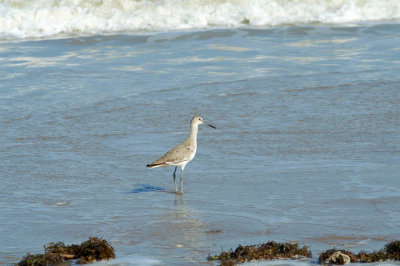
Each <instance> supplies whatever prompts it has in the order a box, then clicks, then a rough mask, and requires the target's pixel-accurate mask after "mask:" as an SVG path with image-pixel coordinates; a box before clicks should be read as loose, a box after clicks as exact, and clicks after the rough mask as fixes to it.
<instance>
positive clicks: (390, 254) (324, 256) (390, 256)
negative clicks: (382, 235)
mask: <svg viewBox="0 0 400 266" xmlns="http://www.w3.org/2000/svg"><path fill="white" fill-rule="evenodd" d="M347 257H348V258H347ZM385 260H393V261H400V241H393V242H390V243H388V244H386V245H385V247H384V248H383V249H381V250H379V251H374V252H371V253H369V252H366V251H361V252H359V253H358V254H354V253H352V252H350V251H347V250H336V249H329V250H327V251H325V252H322V253H321V254H320V256H319V259H318V262H319V263H320V264H339V265H340V264H346V263H349V262H361V263H371V262H382V261H385Z"/></svg>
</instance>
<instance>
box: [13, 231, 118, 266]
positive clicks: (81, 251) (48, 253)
mask: <svg viewBox="0 0 400 266" xmlns="http://www.w3.org/2000/svg"><path fill="white" fill-rule="evenodd" d="M44 250H45V253H44V254H33V255H32V254H29V253H28V254H27V255H26V256H25V257H23V258H22V260H21V261H20V262H18V263H17V265H18V266H42V265H46V266H47V265H56V264H59V263H63V262H65V261H67V260H71V259H76V260H77V263H79V264H86V263H91V262H95V261H100V260H108V259H114V258H115V253H114V248H113V247H112V246H111V245H110V244H108V242H107V241H106V240H105V239H101V238H98V237H90V238H89V240H87V241H85V242H82V243H81V244H80V245H69V246H68V245H65V244H64V243H63V242H57V243H54V242H51V243H49V244H48V245H46V246H45V247H44Z"/></svg>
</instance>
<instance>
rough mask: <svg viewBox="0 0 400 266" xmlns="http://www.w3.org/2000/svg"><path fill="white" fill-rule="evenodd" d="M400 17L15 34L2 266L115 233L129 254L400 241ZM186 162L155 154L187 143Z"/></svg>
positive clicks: (130, 258)
mask: <svg viewBox="0 0 400 266" xmlns="http://www.w3.org/2000/svg"><path fill="white" fill-rule="evenodd" d="M399 32H400V24H398V23H392V24H390V23H388V24H364V25H353V26H351V25H347V26H296V27H280V28H272V29H246V28H238V29H220V30H218V29H215V30H205V31H187V32H182V31H181V32H170V33H154V34H132V35H124V34H121V35H111V36H100V35H99V36H88V37H74V38H65V39H58V40H36V41H33V40H32V41H10V42H1V43H0V147H1V149H0V178H1V180H0V181H1V182H0V264H8V263H13V262H17V261H18V260H19V259H20V258H21V257H22V256H23V255H25V254H26V252H30V253H39V252H43V245H45V244H46V243H48V242H51V241H63V242H65V243H67V244H72V243H80V242H82V241H85V240H87V238H88V237H89V236H90V235H91V236H100V237H103V238H105V239H107V240H108V241H109V242H110V243H111V244H112V245H113V246H114V248H115V250H116V255H117V258H118V259H120V260H121V261H120V262H121V263H125V264H130V263H149V265H152V264H157V263H163V264H165V265H188V264H202V263H203V264H204V263H207V260H206V258H207V256H208V255H209V254H211V255H214V254H217V253H219V252H220V251H221V250H229V249H230V248H236V247H237V246H238V245H239V244H242V245H251V244H258V243H262V242H264V241H269V240H275V241H299V243H300V244H307V245H309V247H310V250H311V251H312V252H313V259H312V260H311V262H312V263H314V262H315V261H316V259H317V258H318V254H319V252H321V251H322V250H325V249H328V248H331V247H332V246H333V245H336V246H337V247H341V248H346V249H350V250H352V251H356V252H357V251H360V250H368V251H372V250H376V249H380V248H382V247H383V246H384V244H385V243H387V242H388V241H391V240H395V239H400V231H399V226H400V178H399V177H400V176H399V175H400V163H399V161H400V134H399V128H400V108H399V106H400V76H399V73H400V61H399V58H400V36H399V34H398V33H399ZM195 114H200V115H202V116H203V118H204V120H205V121H207V122H209V123H211V124H214V125H216V126H217V130H213V129H211V128H207V127H200V130H199V137H198V145H199V147H198V150H197V155H196V158H195V159H194V161H192V162H191V163H190V164H188V165H187V167H186V169H185V173H184V186H185V195H184V197H181V196H176V195H175V194H174V193H169V192H172V191H173V190H174V186H173V181H172V172H173V168H166V169H160V168H158V169H152V170H150V169H146V167H145V165H146V164H147V163H149V162H151V161H153V160H155V159H156V158H157V157H158V156H160V155H162V154H163V153H165V152H166V151H167V150H168V149H169V148H171V147H172V146H174V145H175V144H177V143H179V142H180V141H182V140H184V138H185V137H186V135H187V134H188V129H189V122H190V119H191V117H192V116H193V115H195Z"/></svg>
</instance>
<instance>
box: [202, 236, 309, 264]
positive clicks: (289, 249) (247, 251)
mask: <svg viewBox="0 0 400 266" xmlns="http://www.w3.org/2000/svg"><path fill="white" fill-rule="evenodd" d="M311 256H312V254H311V252H310V251H309V250H308V248H307V247H306V246H304V247H302V248H299V247H298V244H297V243H296V242H292V243H277V242H274V241H270V242H268V243H264V244H260V245H252V246H241V245H239V246H238V247H237V248H236V249H235V250H234V251H233V250H232V249H231V250H230V251H228V252H221V254H220V255H216V256H209V257H208V260H219V261H220V263H221V265H222V266H227V265H235V264H238V263H243V262H247V261H252V260H275V259H302V258H310V257H311Z"/></svg>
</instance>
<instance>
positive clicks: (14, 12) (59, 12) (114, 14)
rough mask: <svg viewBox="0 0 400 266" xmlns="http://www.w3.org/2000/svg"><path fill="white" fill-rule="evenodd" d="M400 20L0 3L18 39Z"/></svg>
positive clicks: (321, 1) (334, 12)
mask: <svg viewBox="0 0 400 266" xmlns="http://www.w3.org/2000/svg"><path fill="white" fill-rule="evenodd" d="M399 19H400V1H399V0H330V1H325V0H32V1H26V0H0V36H2V37H12V38H29V37H48V36H56V35H60V34H62V35H71V34H72V35H74V34H78V35H79V34H101V33H112V32H143V31H170V30H187V29H203V28H209V27H241V26H250V27H253V26H254V27H275V26H280V25H302V24H310V23H323V24H324V23H327V24H341V23H354V22H364V21H381V20H385V21H386V20H396V21H398V20H399Z"/></svg>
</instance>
